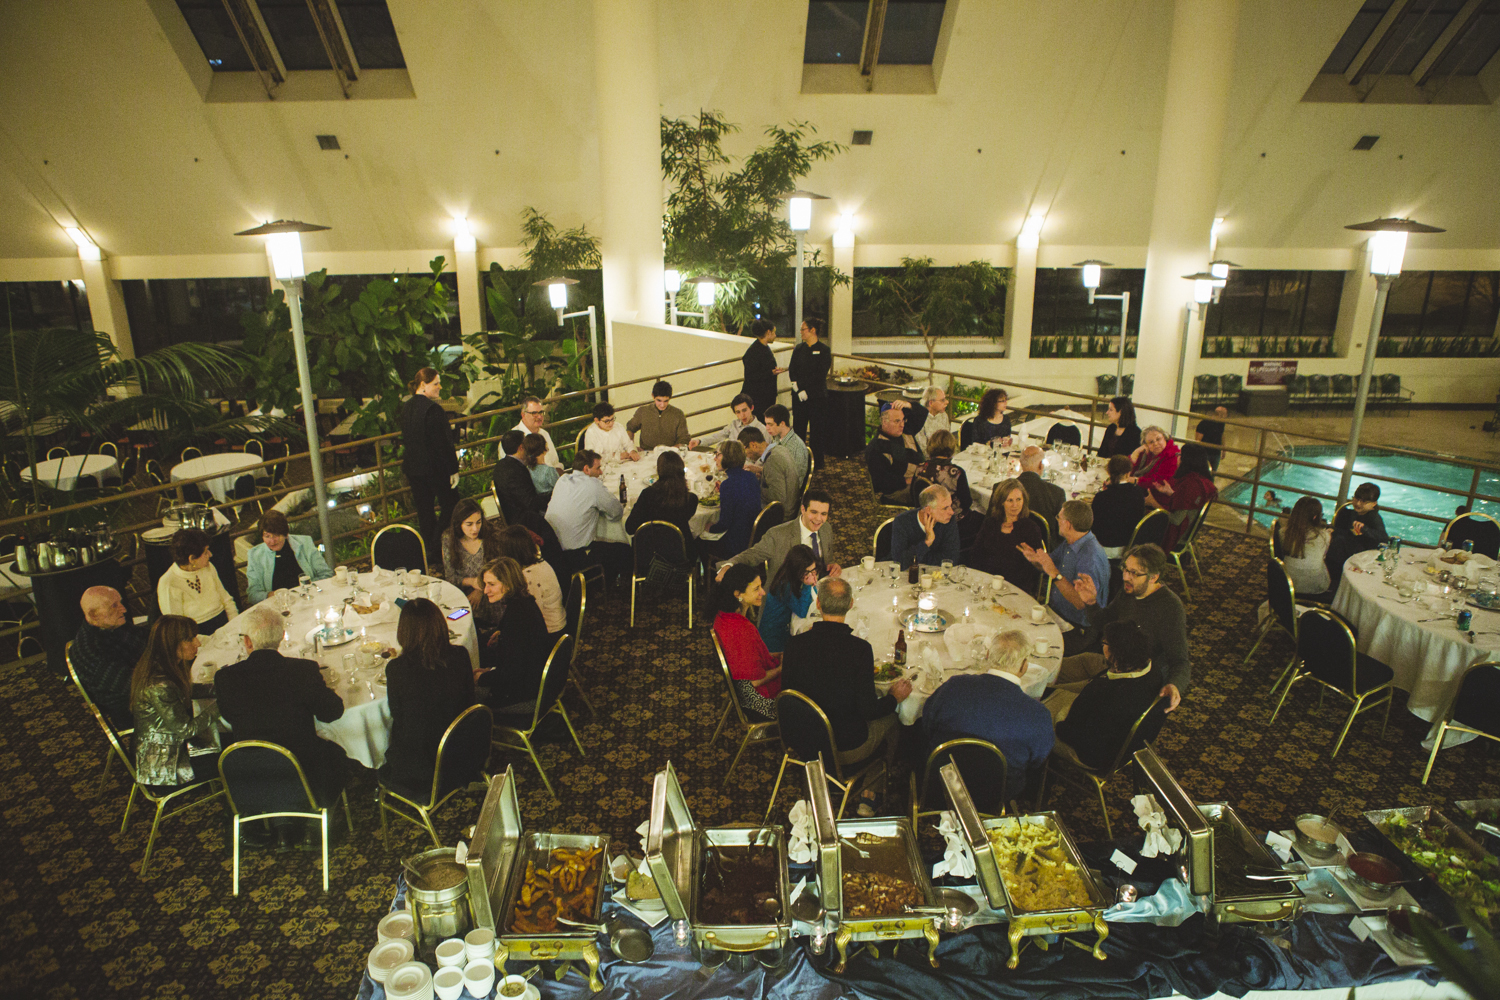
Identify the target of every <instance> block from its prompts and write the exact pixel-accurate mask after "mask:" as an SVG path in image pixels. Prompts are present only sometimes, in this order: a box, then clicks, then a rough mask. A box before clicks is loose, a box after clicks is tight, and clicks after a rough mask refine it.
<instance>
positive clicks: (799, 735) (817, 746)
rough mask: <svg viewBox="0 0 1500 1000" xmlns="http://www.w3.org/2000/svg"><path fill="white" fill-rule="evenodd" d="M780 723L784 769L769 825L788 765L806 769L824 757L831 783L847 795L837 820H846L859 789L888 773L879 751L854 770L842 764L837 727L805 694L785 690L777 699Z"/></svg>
mask: <svg viewBox="0 0 1500 1000" xmlns="http://www.w3.org/2000/svg"><path fill="white" fill-rule="evenodd" d="M776 720H777V723H776V724H777V729H778V731H779V734H780V737H781V746H782V754H781V767H780V768H778V769H777V771H776V783H775V784H774V785H772V786H771V801H770V802H767V803H766V818H765V820H764V822H766V823H769V822H770V821H771V810H773V809H775V808H776V794H777V792H779V791H781V779H782V776H783V775H785V774H786V766H787V764H795V765H797V766H798V767H806V766H807V764H808V762H809V761H813V760H817V759H818V758H819V757H820V756H821V757H822V759H823V766H824V768H825V769H826V770H825V771H824V774H826V775H827V776H828V781H829V783H830V784H832V785H833V786H835V787H836V788H838V790H839V791H840V792H842V793H843V796H842V798H840V799H839V811H838V812H837V813H836V814H835V815H834V819H835V820H840V819H843V818H844V809H845V807H846V806H848V804H849V796H850V795H852V794H853V792H854V789H855V788H857V787H859V786H860V785H861V784H862V783H863V782H864V781H865V780H866V779H868V778H869V777H870V776H871V775H872V774H873V773H875V772H876V771H879V772H881V773H884V770H885V760H884V758H883V757H882V756H881V753H880V750H879V749H878V748H877V749H876V750H875V752H874V753H872V754H870V756H869V757H867V758H865V759H864V760H862V761H859V762H857V763H856V764H854V765H853V766H851V767H847V768H846V767H845V766H844V765H843V764H841V763H839V756H838V753H837V752H836V750H835V744H834V741H833V723H831V722H829V721H828V716H827V715H826V714H824V712H823V709H822V708H821V707H819V705H818V703H817V702H815V701H813V700H812V699H811V698H809V697H808V696H807V695H805V694H803V693H802V692H801V691H792V690H785V691H782V692H781V693H780V694H778V695H777V696H776ZM830 762H831V763H832V766H831V767H830V766H829V764H830ZM877 765H879V766H878V767H877Z"/></svg>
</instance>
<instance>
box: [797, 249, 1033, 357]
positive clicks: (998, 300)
mask: <svg viewBox="0 0 1500 1000" xmlns="http://www.w3.org/2000/svg"><path fill="white" fill-rule="evenodd" d="M935 270H942V268H935ZM806 273H807V274H808V275H809V276H811V275H812V273H813V272H812V271H808V272H806ZM904 273H905V268H900V267H857V268H855V269H854V336H856V337H907V336H909V337H913V338H916V336H917V333H916V331H915V330H910V329H907V328H906V327H905V325H904V324H902V323H900V322H898V321H896V320H894V319H884V320H883V319H881V318H880V317H879V316H877V315H876V314H875V313H874V312H873V311H872V310H870V308H869V307H868V305H867V304H866V302H865V297H864V295H863V294H862V292H861V289H860V279H861V278H866V277H869V276H870V275H874V274H884V275H888V276H890V277H899V276H900V275H902V274H904ZM1037 273H1038V274H1040V273H1041V272H1040V271H1038V272H1037ZM1038 280H1040V279H1038ZM813 289H814V282H813V281H812V280H811V278H810V277H809V280H808V281H807V290H808V303H809V305H808V307H807V309H805V310H804V311H803V315H804V316H824V317H827V315H828V313H827V312H826V311H825V312H818V311H817V307H816V305H814V300H813ZM1005 293H1006V286H1004V285H1001V286H1000V287H999V288H997V289H996V290H995V294H994V296H993V297H992V298H991V299H990V303H989V308H988V310H987V318H988V320H989V323H990V325H991V326H992V327H994V328H996V329H1000V330H1003V329H1004V326H1005ZM822 294H823V295H824V299H823V301H824V302H825V303H826V302H827V295H828V290H827V289H826V288H825V289H824V290H823V292H822ZM1038 294H1040V292H1039V293H1038ZM792 304H793V303H792V300H791V299H790V298H788V306H787V308H788V309H790V306H791V305H792ZM788 315H790V313H788ZM770 318H771V319H776V317H775V316H771V317H770ZM788 323H790V320H788ZM777 332H778V335H779V336H785V328H783V327H781V326H778V327H777ZM795 332H796V331H793V333H795ZM941 337H942V338H943V339H948V338H951V337H980V338H983V339H985V340H988V339H989V337H988V335H987V334H985V333H982V332H979V331H977V330H969V329H953V330H948V331H945V332H944V333H943V334H942V335H941Z"/></svg>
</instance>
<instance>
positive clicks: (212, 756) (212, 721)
mask: <svg viewBox="0 0 1500 1000" xmlns="http://www.w3.org/2000/svg"><path fill="white" fill-rule="evenodd" d="M197 655H198V626H197V624H196V623H194V621H193V620H192V619H191V618H187V617H184V616H183V615H162V616H161V617H160V618H158V619H157V620H156V624H154V625H152V626H151V634H150V635H149V636H147V638H146V649H145V652H143V653H142V654H141V658H140V660H139V661H138V662H137V663H136V665H135V672H134V673H133V674H131V675H130V710H131V712H132V713H133V714H134V715H135V770H136V776H137V777H138V778H139V779H140V781H141V783H142V784H146V785H157V786H172V785H188V784H193V783H195V782H199V781H207V780H209V779H210V778H217V777H218V776H219V749H220V747H219V713H218V710H217V708H216V706H215V705H213V704H212V703H209V704H206V705H205V706H204V707H203V710H202V711H201V712H198V713H197V714H194V709H193V700H194V699H195V698H199V699H202V698H212V697H213V696H214V689H213V687H212V685H208V684H194V683H192V680H191V673H192V669H193V660H194V659H195V658H196V657H197ZM193 750H201V751H203V752H199V753H192V752H190V751H193Z"/></svg>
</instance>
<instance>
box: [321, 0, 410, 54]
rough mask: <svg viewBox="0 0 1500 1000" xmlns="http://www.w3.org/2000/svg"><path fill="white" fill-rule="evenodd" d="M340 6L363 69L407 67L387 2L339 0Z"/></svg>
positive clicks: (340, 11) (379, 0) (347, 31)
mask: <svg viewBox="0 0 1500 1000" xmlns="http://www.w3.org/2000/svg"><path fill="white" fill-rule="evenodd" d="M337 4H338V9H339V17H340V18H341V19H343V22H344V34H346V35H348V36H349V44H350V46H351V47H353V49H354V58H355V61H356V62H358V63H359V68H360V69H405V68H406V58H405V57H404V56H402V54H401V43H400V42H399V41H398V40H397V39H396V26H395V25H394V24H392V23H391V12H390V9H389V8H388V7H386V5H385V0H337Z"/></svg>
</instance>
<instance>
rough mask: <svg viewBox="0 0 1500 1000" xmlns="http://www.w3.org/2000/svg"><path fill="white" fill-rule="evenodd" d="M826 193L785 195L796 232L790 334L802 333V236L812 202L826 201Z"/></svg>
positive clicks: (789, 218) (806, 228)
mask: <svg viewBox="0 0 1500 1000" xmlns="http://www.w3.org/2000/svg"><path fill="white" fill-rule="evenodd" d="M827 200H828V196H827V195H826V194H814V193H813V192H811V191H800V190H799V191H793V192H792V193H791V194H789V195H787V196H786V212H787V224H788V225H790V226H791V227H792V232H794V233H796V234H797V309H796V313H795V316H794V318H793V320H792V334H793V335H794V336H801V334H802V236H803V234H804V233H806V232H807V231H808V230H809V229H810V228H812V203H813V202H815V201H827Z"/></svg>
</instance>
